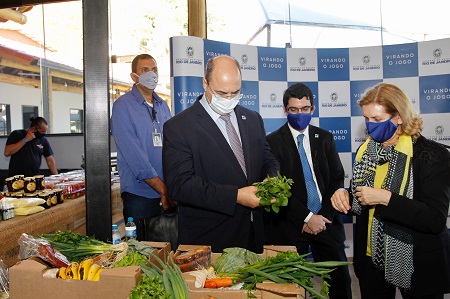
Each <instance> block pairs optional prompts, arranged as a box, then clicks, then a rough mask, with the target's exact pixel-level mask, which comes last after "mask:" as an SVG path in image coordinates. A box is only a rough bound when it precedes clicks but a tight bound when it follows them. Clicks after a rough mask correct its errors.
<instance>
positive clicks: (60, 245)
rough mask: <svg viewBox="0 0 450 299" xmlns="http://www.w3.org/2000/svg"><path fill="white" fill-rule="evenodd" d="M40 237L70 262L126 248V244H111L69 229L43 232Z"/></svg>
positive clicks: (121, 250)
mask: <svg viewBox="0 0 450 299" xmlns="http://www.w3.org/2000/svg"><path fill="white" fill-rule="evenodd" d="M40 238H42V239H44V240H46V241H48V242H49V243H50V244H52V246H53V247H54V248H55V249H57V250H59V251H60V252H61V253H62V254H63V255H65V256H66V257H67V259H68V260H69V261H71V262H80V261H82V260H83V259H84V258H86V257H91V256H93V255H97V254H102V253H105V252H123V251H125V250H127V245H126V244H122V243H121V244H122V245H121V244H117V245H111V244H109V243H105V242H102V241H99V240H97V239H95V238H94V237H90V236H85V235H82V234H78V233H73V232H72V231H70V230H68V231H65V232H62V231H58V232H57V233H56V234H44V235H41V236H40ZM124 245H125V246H124Z"/></svg>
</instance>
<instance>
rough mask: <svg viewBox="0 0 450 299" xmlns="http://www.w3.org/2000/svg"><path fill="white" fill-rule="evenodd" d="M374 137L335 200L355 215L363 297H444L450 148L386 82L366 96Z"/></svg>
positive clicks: (449, 253)
mask: <svg viewBox="0 0 450 299" xmlns="http://www.w3.org/2000/svg"><path fill="white" fill-rule="evenodd" d="M359 105H360V107H361V108H362V111H363V115H364V118H365V120H366V127H367V131H368V134H369V138H368V139H367V140H366V142H365V143H364V144H362V145H361V146H360V148H359V149H358V151H357V153H356V157H355V162H354V167H353V178H352V182H351V185H350V188H349V191H347V190H345V189H339V190H337V191H336V192H335V193H334V195H333V196H332V197H331V201H332V205H333V207H334V208H335V209H336V210H337V211H340V212H343V213H345V214H346V213H348V212H351V213H354V214H355V215H356V230H355V238H354V246H355V248H354V266H355V273H356V275H357V277H358V279H359V283H360V290H361V298H362V299H370V298H377V299H378V298H383V299H393V298H395V293H396V288H399V289H400V291H401V294H402V297H403V298H421V299H425V298H426V299H438V298H443V294H445V293H448V292H450V236H449V232H448V228H447V227H446V221H447V216H448V209H449V201H450V153H449V152H448V151H447V149H445V147H443V146H442V145H440V144H438V143H436V142H434V141H431V140H428V139H426V138H425V137H423V136H422V135H421V134H420V132H421V131H422V128H423V123H422V119H421V117H420V116H418V115H416V114H415V112H414V110H413V107H412V105H411V101H410V100H409V98H408V97H407V96H406V94H405V93H404V92H403V91H402V90H401V89H400V88H399V87H397V86H395V85H393V84H389V83H379V84H377V85H375V86H374V87H372V88H370V89H368V90H367V91H366V92H365V94H364V95H363V97H362V98H361V100H360V102H359Z"/></svg>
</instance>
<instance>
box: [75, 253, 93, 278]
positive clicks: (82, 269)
mask: <svg viewBox="0 0 450 299" xmlns="http://www.w3.org/2000/svg"><path fill="white" fill-rule="evenodd" d="M93 264H94V260H93V259H91V258H89V259H85V260H83V261H82V262H81V263H80V265H79V266H78V279H79V280H87V277H88V273H89V268H90V267H91V266H92V265H93Z"/></svg>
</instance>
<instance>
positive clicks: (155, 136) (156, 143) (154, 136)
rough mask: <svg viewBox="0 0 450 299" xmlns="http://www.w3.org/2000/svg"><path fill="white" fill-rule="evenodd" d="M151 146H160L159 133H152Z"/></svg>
mask: <svg viewBox="0 0 450 299" xmlns="http://www.w3.org/2000/svg"><path fill="white" fill-rule="evenodd" d="M152 139H153V146H162V138H161V133H155V132H153V133H152Z"/></svg>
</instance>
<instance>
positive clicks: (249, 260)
mask: <svg viewBox="0 0 450 299" xmlns="http://www.w3.org/2000/svg"><path fill="white" fill-rule="evenodd" d="M262 261H264V258H263V257H262V256H261V255H259V254H256V253H254V252H251V251H250V250H247V249H244V248H239V247H232V248H225V249H224V250H223V252H222V254H221V255H220V256H218V257H217V259H216V263H215V264H214V269H215V270H216V272H217V273H222V272H223V273H231V272H234V271H236V270H238V269H240V268H243V267H245V266H247V265H251V264H256V263H258V262H262Z"/></svg>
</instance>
